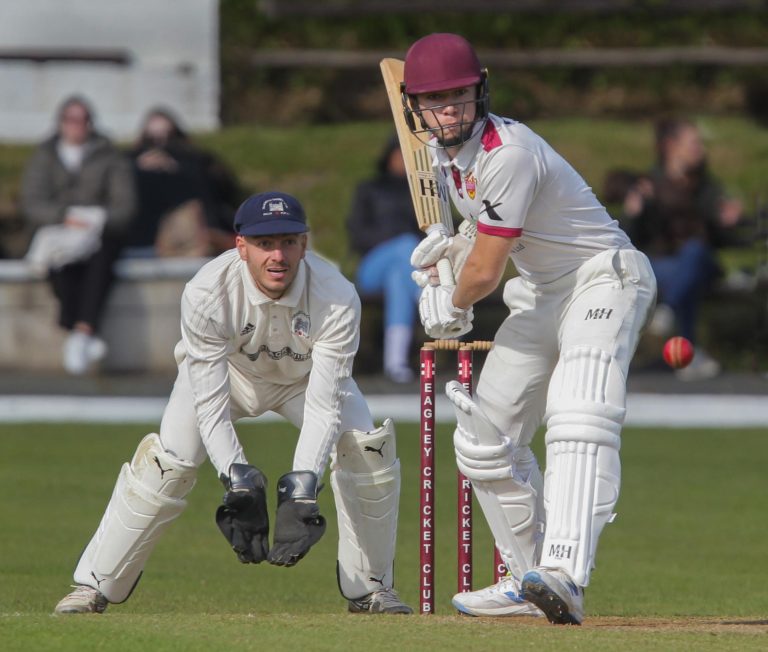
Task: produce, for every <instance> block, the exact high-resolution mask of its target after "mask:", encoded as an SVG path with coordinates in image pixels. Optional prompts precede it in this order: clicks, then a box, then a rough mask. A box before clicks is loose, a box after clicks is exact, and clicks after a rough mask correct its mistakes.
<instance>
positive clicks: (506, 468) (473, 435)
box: [446, 381, 543, 580]
mask: <svg viewBox="0 0 768 652" xmlns="http://www.w3.org/2000/svg"><path fill="white" fill-rule="evenodd" d="M446 394H447V395H448V398H449V399H450V400H451V403H453V406H454V409H455V411H456V420H457V425H456V430H455V432H454V435H453V445H454V449H455V451H456V464H457V466H458V467H459V471H461V472H462V473H463V474H464V475H465V476H466V477H467V478H469V480H471V482H472V487H473V489H474V491H475V496H476V497H477V501H478V503H479V504H480V507H481V508H482V510H483V514H484V515H485V518H486V521H488V527H489V528H490V530H491V533H492V534H493V537H494V539H495V541H496V547H497V548H498V549H499V552H500V553H501V556H502V559H503V560H504V562H505V563H506V565H507V568H508V569H509V571H510V572H511V573H512V575H513V576H515V577H516V578H517V579H518V580H519V579H521V578H522V577H523V575H524V574H525V573H526V572H527V571H528V570H530V569H531V568H533V567H534V566H535V565H536V564H537V562H538V554H539V547H540V545H541V532H542V518H543V500H542V495H543V492H542V485H543V479H542V477H541V472H540V471H539V467H538V464H537V462H536V457H535V456H534V454H533V452H532V451H531V449H530V448H528V447H527V446H521V447H519V448H515V447H514V446H513V445H512V443H511V442H510V440H509V438H508V437H505V436H504V435H502V434H501V432H500V431H499V430H498V428H496V426H494V425H493V424H492V423H491V422H490V420H489V419H488V417H487V416H486V415H485V414H484V413H483V411H482V410H481V409H480V407H479V406H478V405H477V404H476V403H475V402H474V401H473V400H472V398H471V397H470V396H469V394H468V393H467V391H466V390H465V389H464V387H463V386H462V385H461V383H459V382H457V381H450V382H449V383H448V384H447V385H446Z"/></svg>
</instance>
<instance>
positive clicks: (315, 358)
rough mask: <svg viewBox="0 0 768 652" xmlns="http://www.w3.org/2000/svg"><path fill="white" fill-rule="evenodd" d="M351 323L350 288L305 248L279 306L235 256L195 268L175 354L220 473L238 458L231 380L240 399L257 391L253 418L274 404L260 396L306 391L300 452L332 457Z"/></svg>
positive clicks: (355, 333) (352, 348)
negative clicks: (307, 449) (184, 371)
mask: <svg viewBox="0 0 768 652" xmlns="http://www.w3.org/2000/svg"><path fill="white" fill-rule="evenodd" d="M359 324H360V299H359V297H358V295H357V292H356V290H355V288H354V286H353V285H352V284H351V283H350V282H349V281H347V280H346V279H345V278H344V277H343V276H342V275H341V273H340V272H339V271H338V270H337V269H336V268H335V267H334V266H333V265H332V264H331V263H329V262H327V261H325V260H323V259H322V258H320V257H319V256H317V255H316V254H314V253H312V252H311V251H307V253H306V257H305V258H304V260H303V261H302V262H301V263H300V264H299V270H298V273H297V275H296V278H295V280H294V282H293V283H292V284H291V286H290V288H289V289H288V291H287V292H286V293H285V295H283V296H282V297H281V298H280V299H270V298H269V297H267V296H266V295H264V294H263V293H262V292H260V291H259V290H258V288H257V287H256V285H255V283H254V281H253V279H252V277H251V275H250V273H249V271H248V268H247V266H246V264H245V263H244V262H243V261H242V260H240V256H239V254H238V251H237V249H232V250H230V251H227V252H225V253H223V254H221V255H220V256H218V257H217V258H216V259H214V260H212V261H211V262H209V263H207V264H206V265H205V266H204V267H202V269H200V271H199V272H198V273H197V274H196V275H195V277H194V278H193V279H192V280H191V281H190V282H189V283H188V284H187V285H186V288H185V289H184V294H183V296H182V300H181V334H182V339H181V341H180V342H179V344H178V345H177V346H176V350H175V356H176V360H177V362H178V363H179V364H180V365H181V363H182V362H185V366H186V367H187V368H188V372H189V381H190V384H191V388H192V393H193V395H194V405H195V410H196V413H197V421H198V426H199V430H200V437H201V439H202V441H203V444H204V446H205V448H206V451H207V453H208V456H209V458H210V459H211V462H212V463H213V465H214V467H215V468H216V470H217V472H218V473H219V474H221V473H225V474H226V473H228V470H229V466H228V464H229V463H230V462H231V461H232V460H238V459H239V458H240V456H241V455H242V450H241V448H240V443H239V441H238V439H237V436H236V434H235V430H234V427H233V424H232V419H231V418H230V396H231V392H232V390H233V386H232V383H233V380H234V379H237V391H238V392H240V393H243V392H244V391H251V392H255V396H254V398H253V399H251V403H252V404H258V405H260V406H261V408H260V409H259V412H263V411H266V409H274V408H275V407H277V406H275V405H268V404H267V405H265V401H264V397H265V396H271V395H274V396H280V395H281V392H282V395H283V396H286V395H290V391H292V390H293V388H294V387H298V390H299V391H303V388H304V384H306V391H305V397H304V401H305V402H304V418H303V424H302V429H301V434H300V436H299V445H302V442H303V444H304V445H305V446H307V447H311V448H312V449H313V450H316V451H320V452H322V453H323V454H324V453H327V452H328V451H330V449H331V447H332V445H333V444H334V443H335V440H336V438H337V436H338V431H339V424H340V410H341V401H342V396H341V394H342V391H343V390H342V385H343V381H344V380H345V379H348V378H350V376H351V370H352V362H353V359H354V356H355V353H356V351H357V347H358V343H359ZM276 386H277V387H276ZM279 386H285V390H286V391H283V390H281V388H280V387H279ZM294 393H295V392H294ZM260 399H261V400H260ZM264 408H266V409H264ZM250 416H257V415H256V414H250ZM309 457H310V459H313V458H314V457H315V455H314V454H312V455H309ZM295 470H298V469H295Z"/></svg>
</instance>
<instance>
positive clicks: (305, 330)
mask: <svg viewBox="0 0 768 652" xmlns="http://www.w3.org/2000/svg"><path fill="white" fill-rule="evenodd" d="M309 327H310V322H309V315H308V314H307V313H306V312H302V311H299V312H297V313H296V314H295V315H294V316H293V317H292V318H291V331H292V332H293V334H294V335H298V336H299V337H309Z"/></svg>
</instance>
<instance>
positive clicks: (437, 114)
mask: <svg viewBox="0 0 768 652" xmlns="http://www.w3.org/2000/svg"><path fill="white" fill-rule="evenodd" d="M476 99H477V88H476V87H475V86H464V87H462V88H453V89H451V90H447V91H433V92H431V93H422V94H420V95H417V96H416V100H417V102H418V105H419V109H421V116H422V118H423V119H424V122H425V123H426V124H427V127H428V128H429V129H430V130H431V131H432V133H434V134H435V136H436V137H437V139H438V140H439V141H440V143H441V144H442V145H443V146H444V147H453V146H457V145H460V144H461V143H463V142H464V141H465V140H466V139H467V138H468V137H469V134H470V132H471V131H472V127H473V125H474V120H475V115H476V114H477V105H476V104H475V100H476Z"/></svg>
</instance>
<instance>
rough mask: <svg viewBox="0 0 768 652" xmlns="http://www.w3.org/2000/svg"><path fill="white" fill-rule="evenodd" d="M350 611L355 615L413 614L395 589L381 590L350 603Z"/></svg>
mask: <svg viewBox="0 0 768 652" xmlns="http://www.w3.org/2000/svg"><path fill="white" fill-rule="evenodd" d="M349 611H350V613H353V614H412V613H413V609H411V608H410V607H409V606H408V605H407V604H405V603H404V602H403V601H402V600H401V599H400V596H399V595H397V591H395V590H394V589H381V590H379V591H374V592H373V593H369V594H368V595H364V596H363V597H362V598H357V600H350V601H349Z"/></svg>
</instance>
